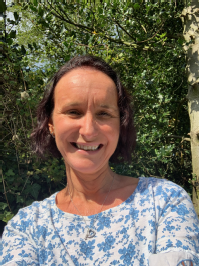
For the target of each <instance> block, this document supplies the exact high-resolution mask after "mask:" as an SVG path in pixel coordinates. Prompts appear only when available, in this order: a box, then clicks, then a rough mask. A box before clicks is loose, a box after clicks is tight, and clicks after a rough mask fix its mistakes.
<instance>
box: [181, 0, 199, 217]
mask: <svg viewBox="0 0 199 266" xmlns="http://www.w3.org/2000/svg"><path fill="white" fill-rule="evenodd" d="M182 21H183V24H184V32H183V34H184V38H185V41H186V43H185V45H184V50H185V53H186V59H187V66H186V70H187V76H188V94H187V99H188V110H189V117H190V137H191V154H192V168H193V179H192V184H193V198H192V200H193V204H194V207H195V210H196V213H197V215H198V216H199V2H198V0H194V1H193V0H192V3H191V5H190V6H189V7H187V8H185V9H184V10H183V12H182Z"/></svg>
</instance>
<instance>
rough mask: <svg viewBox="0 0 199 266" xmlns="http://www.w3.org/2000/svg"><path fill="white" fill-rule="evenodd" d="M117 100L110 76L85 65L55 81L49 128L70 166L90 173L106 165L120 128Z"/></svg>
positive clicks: (115, 145)
mask: <svg viewBox="0 0 199 266" xmlns="http://www.w3.org/2000/svg"><path fill="white" fill-rule="evenodd" d="M117 100H118V99H117V90H116V86H115V83H114V82H113V80H112V79H111V78H110V77H108V76H107V75H106V74H104V73H103V72H101V71H98V70H95V69H92V68H88V67H85V68H77V69H74V70H71V71H70V72H69V73H67V74H65V75H64V76H63V77H62V78H61V79H60V81H59V82H58V84H57V85H56V88H55V92H54V110H53V114H52V118H51V120H50V122H49V129H50V130H51V131H53V132H54V134H55V141H56V145H57V148H58V149H59V151H60V153H61V154H62V156H63V158H64V160H65V162H66V163H67V165H69V166H70V167H71V168H72V169H73V170H76V171H79V172H82V173H90V174H91V173H95V172H97V171H100V170H103V169H105V168H106V167H108V161H109V158H110V157H111V155H112V154H113V153H114V151H115V149H116V147H117V143H118V138H119V131H120V117H119V109H118V105H117Z"/></svg>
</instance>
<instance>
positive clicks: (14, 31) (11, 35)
mask: <svg viewBox="0 0 199 266" xmlns="http://www.w3.org/2000/svg"><path fill="white" fill-rule="evenodd" d="M10 38H13V39H14V38H16V30H11V32H10Z"/></svg>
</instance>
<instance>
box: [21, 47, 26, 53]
mask: <svg viewBox="0 0 199 266" xmlns="http://www.w3.org/2000/svg"><path fill="white" fill-rule="evenodd" d="M21 53H22V54H23V55H25V54H26V49H25V47H24V45H22V46H21Z"/></svg>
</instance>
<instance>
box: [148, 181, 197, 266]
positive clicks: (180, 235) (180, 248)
mask: <svg viewBox="0 0 199 266" xmlns="http://www.w3.org/2000/svg"><path fill="white" fill-rule="evenodd" d="M155 196H156V197H159V200H158V202H157V206H156V209H157V210H158V223H157V238H156V251H155V254H152V255H151V257H150V258H149V266H159V265H161V266H178V265H179V266H183V265H190V266H197V265H199V220H198V217H197V215H196V212H195V210H194V207H193V204H192V201H191V199H190V197H189V196H188V194H187V193H186V191H184V190H183V189H182V188H181V187H179V186H177V185H176V184H173V183H172V182H168V183H167V186H166V187H165V186H159V187H158V188H157V190H156V191H155ZM183 263H184V264H183Z"/></svg>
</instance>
